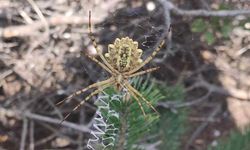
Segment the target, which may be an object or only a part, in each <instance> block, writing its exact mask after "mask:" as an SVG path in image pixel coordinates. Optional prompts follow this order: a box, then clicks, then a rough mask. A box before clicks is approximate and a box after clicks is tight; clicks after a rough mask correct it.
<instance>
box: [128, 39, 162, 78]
mask: <svg viewBox="0 0 250 150" xmlns="http://www.w3.org/2000/svg"><path fill="white" fill-rule="evenodd" d="M164 43H165V41H164V40H163V41H162V42H161V44H160V45H159V46H158V47H157V48H156V49H155V50H154V51H153V53H152V54H151V55H150V56H149V57H148V58H147V59H146V60H145V61H143V62H142V63H141V64H140V65H139V66H138V67H136V68H134V69H132V70H131V71H129V72H126V73H125V75H128V74H132V73H134V72H136V71H137V70H139V69H141V68H142V67H143V66H144V65H146V64H147V63H148V62H149V61H151V60H152V59H153V58H154V57H155V55H156V54H157V53H158V52H159V51H160V50H161V48H162V47H163V45H164Z"/></svg>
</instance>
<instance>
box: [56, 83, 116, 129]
mask: <svg viewBox="0 0 250 150" xmlns="http://www.w3.org/2000/svg"><path fill="white" fill-rule="evenodd" d="M113 83H114V82H111V83H109V84H107V85H105V86H104V87H102V88H101V89H97V90H95V91H94V92H92V93H91V94H89V95H88V96H87V97H86V98H85V99H84V100H82V101H81V102H80V103H79V104H78V105H77V106H75V107H74V109H73V110H72V111H71V112H69V113H68V114H67V115H66V116H65V117H64V118H63V120H62V121H61V122H60V124H62V123H63V121H65V120H66V119H67V118H68V117H69V116H70V115H71V114H72V113H73V112H74V111H76V110H77V109H78V108H79V107H80V106H82V105H83V104H84V103H85V102H86V101H88V100H89V99H90V98H91V97H92V96H94V95H96V94H98V93H100V92H102V91H103V90H104V89H105V88H107V87H109V86H110V85H112V84H113Z"/></svg>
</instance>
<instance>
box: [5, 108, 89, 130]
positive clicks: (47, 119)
mask: <svg viewBox="0 0 250 150" xmlns="http://www.w3.org/2000/svg"><path fill="white" fill-rule="evenodd" d="M1 109H4V110H6V108H3V107H0V110H1ZM8 111H11V112H13V113H14V116H15V117H16V118H20V116H21V117H27V118H28V119H33V120H37V121H42V122H47V123H52V124H56V125H58V126H59V123H60V122H61V120H60V119H54V118H50V117H46V116H42V115H38V114H34V113H31V112H21V111H18V110H8ZM61 126H64V127H68V128H71V129H74V130H77V131H80V132H85V133H89V132H90V129H89V126H91V125H88V126H86V125H77V124H75V123H71V122H68V121H64V122H63V123H62V124H61Z"/></svg>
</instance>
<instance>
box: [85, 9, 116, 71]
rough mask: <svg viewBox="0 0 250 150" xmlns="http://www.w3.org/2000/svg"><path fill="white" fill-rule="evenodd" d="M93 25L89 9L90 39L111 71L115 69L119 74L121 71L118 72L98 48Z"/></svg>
mask: <svg viewBox="0 0 250 150" xmlns="http://www.w3.org/2000/svg"><path fill="white" fill-rule="evenodd" d="M91 26H92V25H91V11H89V38H90V40H91V41H92V43H93V45H94V47H95V49H96V52H97V53H98V55H99V56H100V58H101V59H102V61H103V62H104V64H105V65H107V67H108V68H109V69H110V70H111V71H113V72H115V73H117V74H119V72H118V71H117V70H115V69H114V68H113V67H112V66H111V65H110V64H109V63H108V62H107V60H106V59H105V57H104V56H103V54H102V52H101V50H100V49H99V48H98V46H97V43H96V40H95V37H94V36H93V32H92V29H91Z"/></svg>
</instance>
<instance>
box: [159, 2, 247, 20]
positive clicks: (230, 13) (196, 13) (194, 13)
mask: <svg viewBox="0 0 250 150" xmlns="http://www.w3.org/2000/svg"><path fill="white" fill-rule="evenodd" d="M161 2H162V5H164V7H165V8H168V9H169V10H171V11H172V12H173V14H175V15H180V16H189V17H235V16H239V15H245V16H250V10H247V9H246V10H219V11H208V10H183V9H180V8H178V7H176V6H175V5H174V4H173V3H172V2H170V1H168V0H162V1H161Z"/></svg>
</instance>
